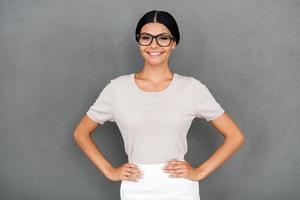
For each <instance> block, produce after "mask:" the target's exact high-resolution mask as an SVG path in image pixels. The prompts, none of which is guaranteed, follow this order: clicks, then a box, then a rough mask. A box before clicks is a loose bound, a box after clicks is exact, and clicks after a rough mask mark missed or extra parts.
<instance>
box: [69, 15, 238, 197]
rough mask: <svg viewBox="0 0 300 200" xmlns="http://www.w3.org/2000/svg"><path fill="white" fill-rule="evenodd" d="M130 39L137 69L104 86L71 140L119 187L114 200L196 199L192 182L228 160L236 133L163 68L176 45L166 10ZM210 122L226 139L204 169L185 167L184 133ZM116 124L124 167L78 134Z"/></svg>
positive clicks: (212, 105) (195, 88) (210, 103)
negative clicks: (139, 63)
mask: <svg viewBox="0 0 300 200" xmlns="http://www.w3.org/2000/svg"><path fill="white" fill-rule="evenodd" d="M135 39H136V41H137V44H138V48H139V50H140V53H141V56H142V57H143V58H144V66H143V69H142V70H141V71H140V72H137V73H135V72H133V73H130V74H126V75H121V76H119V77H116V78H114V79H113V80H111V81H110V82H109V83H108V84H107V85H106V86H105V88H104V89H103V90H102V91H101V93H100V94H99V96H98V98H97V99H96V101H95V102H94V104H93V105H91V106H90V108H89V110H88V111H87V112H86V116H85V118H84V120H82V122H81V123H80V125H79V126H78V127H79V128H78V131H76V134H75V135H76V138H77V139H76V141H78V144H79V145H80V146H81V147H82V149H83V150H84V151H85V152H86V154H87V155H88V156H89V158H90V159H91V160H92V161H93V162H94V163H95V165H96V166H98V167H99V168H100V169H101V170H102V171H103V173H104V174H105V176H106V177H107V178H109V179H110V180H113V181H120V180H121V181H122V182H121V187H120V196H121V200H141V199H151V200H166V199H178V200H200V194H199V183H198V181H199V180H201V179H203V178H205V177H206V176H207V175H208V174H209V173H211V172H212V171H213V170H215V169H216V168H217V167H218V166H220V165H221V164H222V163H223V162H224V161H225V159H228V158H229V156H230V155H232V154H233V153H234V152H235V151H236V149H237V148H239V146H240V144H241V143H242V137H241V132H240V131H239V129H238V128H237V126H235V124H234V123H233V121H232V120H231V119H230V117H229V116H228V115H227V113H226V112H225V110H224V109H223V107H222V106H221V105H220V104H219V103H218V102H217V101H216V99H215V98H214V96H213V95H212V94H211V92H210V90H209V89H208V87H206V85H204V84H203V83H202V82H200V81H199V80H197V79H196V78H194V77H191V76H185V75H181V74H178V73H176V72H172V71H171V68H170V66H169V64H168V62H169V57H170V55H171V53H172V51H173V50H174V49H175V48H176V47H177V46H178V44H179V40H180V34H179V29H178V26H177V23H176V21H175V19H174V18H173V17H172V15H171V14H169V13H168V12H166V11H157V10H153V11H150V12H148V13H146V14H144V16H142V18H141V19H140V20H139V22H138V24H137V27H136V32H135ZM196 117H199V118H204V119H206V121H210V122H212V123H213V125H215V127H217V128H218V130H220V132H221V133H222V134H223V135H225V136H229V135H230V137H227V138H228V139H227V140H226V141H227V142H226V143H225V144H224V145H222V147H221V148H220V149H218V151H217V152H216V153H215V154H214V155H213V156H212V157H211V158H210V159H209V160H207V161H206V162H205V163H203V164H202V165H200V166H198V167H195V168H194V167H192V166H191V165H190V163H189V162H187V161H186V160H185V158H184V156H185V154H186V153H187V150H188V146H187V138H186V136H187V133H188V130H189V127H190V126H191V123H192V121H193V119H194V118H196ZM106 121H111V122H116V123H117V125H118V128H119V129H120V132H121V135H122V138H123V140H124V145H125V152H126V154H127V155H128V162H127V163H125V164H123V165H121V166H119V167H116V168H115V167H112V165H111V164H110V163H109V162H108V161H107V160H106V159H105V158H104V156H103V155H102V154H101V152H100V151H99V149H98V148H96V147H95V145H94V144H95V143H93V142H91V141H90V137H87V136H80V135H89V134H90V132H89V133H87V132H86V131H84V130H93V129H94V128H95V127H96V124H97V123H99V124H104V123H105V122H106Z"/></svg>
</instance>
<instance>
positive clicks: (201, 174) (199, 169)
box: [196, 167, 208, 180]
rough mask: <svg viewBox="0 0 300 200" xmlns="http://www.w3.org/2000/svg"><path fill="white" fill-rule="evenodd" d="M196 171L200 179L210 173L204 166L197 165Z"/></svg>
mask: <svg viewBox="0 0 300 200" xmlns="http://www.w3.org/2000/svg"><path fill="white" fill-rule="evenodd" d="M196 173H197V177H198V180H201V179H203V178H205V177H206V176H207V175H208V172H207V170H205V169H204V168H203V167H197V168H196Z"/></svg>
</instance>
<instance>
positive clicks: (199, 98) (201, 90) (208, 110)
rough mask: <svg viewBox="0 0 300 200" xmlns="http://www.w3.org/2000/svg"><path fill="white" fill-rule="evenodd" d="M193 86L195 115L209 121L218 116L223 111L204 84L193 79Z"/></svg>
mask: <svg viewBox="0 0 300 200" xmlns="http://www.w3.org/2000/svg"><path fill="white" fill-rule="evenodd" d="M194 86H195V87H194V93H193V95H195V96H194V98H195V101H194V102H195V106H194V111H195V117H199V118H205V119H206V121H210V120H214V119H216V118H218V117H219V116H220V115H222V114H223V113H224V112H225V110H224V109H223V108H222V107H221V105H220V104H219V103H218V102H217V101H216V99H215V98H214V96H213V95H212V94H211V92H210V91H209V89H208V88H207V86H206V85H204V84H203V83H201V82H200V81H199V80H197V79H195V84H194Z"/></svg>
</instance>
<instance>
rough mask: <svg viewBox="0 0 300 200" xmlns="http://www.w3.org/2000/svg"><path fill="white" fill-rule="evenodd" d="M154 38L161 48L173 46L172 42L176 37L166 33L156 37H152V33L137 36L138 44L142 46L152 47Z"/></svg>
mask: <svg viewBox="0 0 300 200" xmlns="http://www.w3.org/2000/svg"><path fill="white" fill-rule="evenodd" d="M154 38H155V40H156V43H157V44H158V45H159V46H161V47H167V46H169V45H170V44H171V41H172V40H174V37H173V36H172V35H169V34H166V33H161V34H158V35H156V36H154V35H151V34H150V33H142V34H137V35H136V39H137V41H138V43H139V44H140V45H142V46H148V45H150V44H151V43H152V41H153V39H154Z"/></svg>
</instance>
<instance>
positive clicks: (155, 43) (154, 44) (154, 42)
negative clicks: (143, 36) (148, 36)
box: [150, 38, 159, 47]
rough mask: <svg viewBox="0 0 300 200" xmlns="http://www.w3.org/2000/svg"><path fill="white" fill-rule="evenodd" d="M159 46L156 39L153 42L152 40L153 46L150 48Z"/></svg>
mask: <svg viewBox="0 0 300 200" xmlns="http://www.w3.org/2000/svg"><path fill="white" fill-rule="evenodd" d="M158 46H159V45H158V44H157V42H156V39H155V38H153V40H152V42H151V44H150V47H158Z"/></svg>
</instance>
